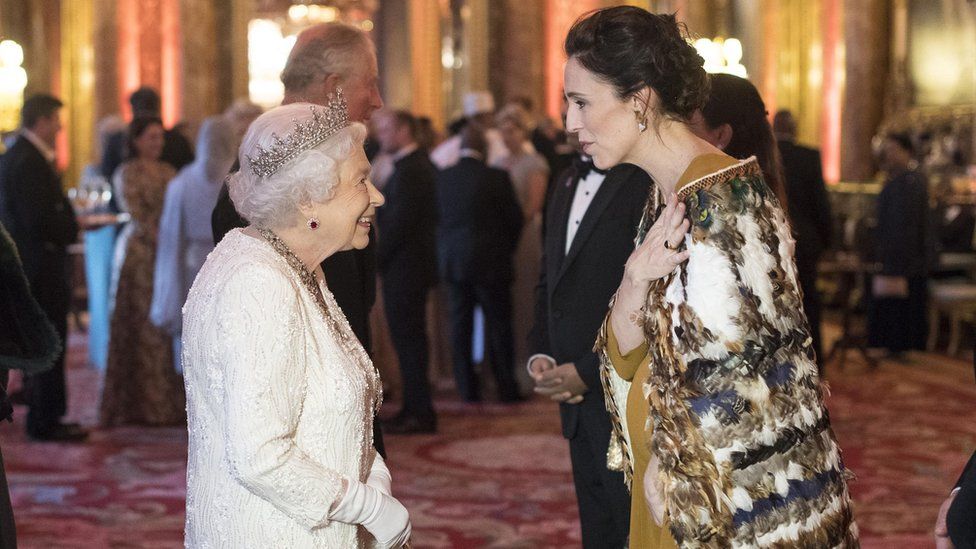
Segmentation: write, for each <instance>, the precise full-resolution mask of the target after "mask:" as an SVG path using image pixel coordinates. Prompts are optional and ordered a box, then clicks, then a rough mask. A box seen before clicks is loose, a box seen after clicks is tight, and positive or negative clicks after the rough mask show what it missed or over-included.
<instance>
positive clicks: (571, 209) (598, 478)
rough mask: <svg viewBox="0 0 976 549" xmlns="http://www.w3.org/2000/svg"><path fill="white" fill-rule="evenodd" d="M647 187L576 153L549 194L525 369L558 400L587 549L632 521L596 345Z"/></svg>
mask: <svg viewBox="0 0 976 549" xmlns="http://www.w3.org/2000/svg"><path fill="white" fill-rule="evenodd" d="M650 185H651V180H650V178H649V177H648V176H647V174H646V173H644V172H643V171H642V170H640V169H638V168H637V167H635V166H632V165H629V164H623V165H620V166H617V167H615V168H613V169H612V170H610V171H609V172H608V173H606V174H604V173H603V172H600V171H599V170H597V169H596V168H594V167H593V164H592V163H591V162H590V161H589V160H588V159H583V158H580V157H577V158H576V159H575V160H574V163H573V165H572V166H571V167H570V168H568V169H567V170H566V171H565V172H564V173H563V174H562V175H561V176H560V177H559V178H558V179H557V181H556V184H555V186H554V187H553V191H552V195H551V197H550V198H549V204H548V215H547V218H546V223H547V225H548V226H547V228H546V237H545V243H544V247H543V257H542V269H541V271H540V277H539V285H538V286H537V287H536V307H535V325H534V326H533V329H532V331H531V333H530V345H531V347H532V350H533V352H534V353H535V354H534V355H533V356H532V357H531V358H530V359H529V373H530V374H531V375H532V378H533V379H534V380H535V382H536V392H537V393H541V394H544V395H547V396H549V397H550V398H552V399H553V400H556V401H559V402H560V405H559V415H560V418H561V420H562V428H563V436H564V437H566V438H567V439H568V440H569V453H570V458H571V459H572V463H573V482H574V484H575V485H576V497H577V500H578V505H579V514H580V527H581V529H582V533H583V546H584V547H587V548H590V547H594V548H595V547H600V548H603V547H608V548H609V547H624V546H625V544H626V540H627V534H628V531H629V527H630V495H629V494H628V493H627V488H626V485H625V484H624V479H623V474H622V473H619V472H613V471H610V470H608V469H607V448H608V446H609V444H610V431H611V426H610V416H609V414H608V413H607V410H606V404H605V401H604V396H603V388H602V384H601V381H600V363H599V358H598V357H597V355H596V353H594V352H593V342H594V341H595V340H596V336H597V332H598V331H599V329H600V324H601V323H602V322H603V319H604V318H605V316H606V313H607V304H608V303H609V301H610V297H611V296H612V295H613V292H614V291H615V290H616V289H617V286H618V285H619V284H620V280H621V278H622V277H623V272H624V264H625V263H626V262H627V258H628V257H630V254H631V252H633V250H634V237H635V236H636V232H637V225H638V223H639V222H640V218H641V215H642V214H643V209H644V204H645V203H646V202H647V196H648V191H649V189H650ZM637 489H640V488H639V487H637Z"/></svg>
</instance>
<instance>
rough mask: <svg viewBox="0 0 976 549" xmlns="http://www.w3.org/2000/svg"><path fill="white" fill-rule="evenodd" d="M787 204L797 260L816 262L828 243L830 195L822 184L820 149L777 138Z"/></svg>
mask: <svg viewBox="0 0 976 549" xmlns="http://www.w3.org/2000/svg"><path fill="white" fill-rule="evenodd" d="M779 154H780V156H781V157H782V159H783V175H784V176H785V180H786V181H785V183H786V196H787V203H788V204H787V208H788V209H789V212H788V213H789V216H790V224H791V225H792V226H793V233H794V237H795V238H796V261H797V263H802V264H805V265H806V264H810V265H816V262H817V259H819V257H820V254H821V253H822V252H823V251H824V250H825V249H827V248H829V247H830V241H831V215H830V198H829V196H828V195H827V187H826V186H825V185H824V180H823V169H822V168H821V165H820V152H818V151H817V150H816V149H811V148H809V147H803V146H801V145H797V144H796V143H793V142H790V141H780V142H779Z"/></svg>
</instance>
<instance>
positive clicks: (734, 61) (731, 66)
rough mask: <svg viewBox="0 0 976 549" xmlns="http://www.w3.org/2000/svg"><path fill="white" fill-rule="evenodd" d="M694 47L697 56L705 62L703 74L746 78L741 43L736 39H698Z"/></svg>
mask: <svg viewBox="0 0 976 549" xmlns="http://www.w3.org/2000/svg"><path fill="white" fill-rule="evenodd" d="M694 45H695V49H696V50H698V55H701V56H702V58H703V59H704V60H705V72H708V73H712V74H714V73H727V74H734V75H736V76H740V77H742V78H748V74H747V73H746V67H745V66H744V65H743V64H742V42H740V41H739V40H738V39H737V38H729V39H727V40H726V39H723V38H715V39H714V40H712V39H709V38H699V39H698V40H695V44H694Z"/></svg>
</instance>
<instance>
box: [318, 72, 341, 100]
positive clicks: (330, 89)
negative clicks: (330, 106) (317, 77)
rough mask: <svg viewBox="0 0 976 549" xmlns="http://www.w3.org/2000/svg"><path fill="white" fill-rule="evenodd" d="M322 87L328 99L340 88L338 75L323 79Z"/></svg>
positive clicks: (334, 74)
mask: <svg viewBox="0 0 976 549" xmlns="http://www.w3.org/2000/svg"><path fill="white" fill-rule="evenodd" d="M322 85H323V86H324V87H325V96H326V97H328V96H330V95H332V94H333V93H335V91H336V89H337V88H339V87H341V85H342V78H341V77H340V76H339V75H338V74H336V73H332V74H330V75H328V76H326V77H325V80H324V81H323V82H322Z"/></svg>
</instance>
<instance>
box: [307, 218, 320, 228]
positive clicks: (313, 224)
mask: <svg viewBox="0 0 976 549" xmlns="http://www.w3.org/2000/svg"><path fill="white" fill-rule="evenodd" d="M308 228H309V229H312V230H313V231H314V230H315V229H318V228H319V220H318V219H316V218H314V217H310V218H309V219H308Z"/></svg>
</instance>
